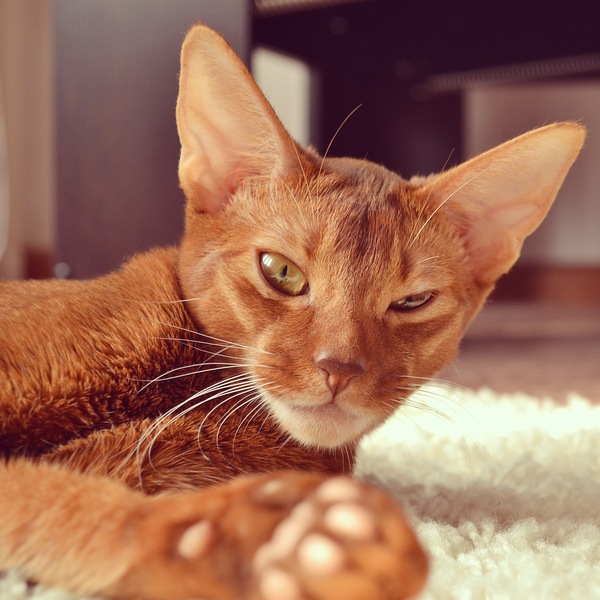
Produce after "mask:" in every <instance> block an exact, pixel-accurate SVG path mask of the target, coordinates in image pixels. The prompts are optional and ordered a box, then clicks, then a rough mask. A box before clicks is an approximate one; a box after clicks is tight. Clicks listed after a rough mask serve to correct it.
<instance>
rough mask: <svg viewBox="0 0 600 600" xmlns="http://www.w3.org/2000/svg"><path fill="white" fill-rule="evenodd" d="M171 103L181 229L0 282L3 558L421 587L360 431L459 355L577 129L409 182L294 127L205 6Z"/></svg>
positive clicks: (134, 590) (188, 592) (572, 151)
mask: <svg viewBox="0 0 600 600" xmlns="http://www.w3.org/2000/svg"><path fill="white" fill-rule="evenodd" d="M176 120H177V127H178V132H179V137H180V140H181V157H180V163H179V179H180V183H181V187H182V189H183V192H184V195H185V197H186V200H187V203H186V221H185V234H184V236H183V239H182V241H181V244H180V245H179V247H177V248H159V249H154V250H150V251H148V252H146V253H143V254H140V255H137V256H134V257H133V258H131V259H130V260H129V261H128V262H127V263H126V264H125V265H124V266H123V267H122V268H121V269H119V270H118V271H116V272H114V273H111V274H109V275H106V276H103V277H100V278H97V279H94V280H90V281H36V282H33V281H31V282H4V283H2V284H1V286H0V298H1V301H0V404H1V411H0V452H1V454H2V456H3V462H2V464H1V465H0V490H1V492H0V515H1V517H0V568H1V569H7V568H16V569H19V570H20V571H21V572H22V573H23V574H24V575H25V576H27V577H29V578H32V579H34V580H37V581H40V582H42V583H45V584H48V585H52V586H58V587H62V588H65V589H68V590H70V591H72V592H75V593H79V594H87V595H101V596H108V597H111V598H137V599H141V600H163V599H164V600H167V599H169V600H178V599H186V598H188V599H192V598H214V599H239V598H248V599H258V598H261V599H263V600H295V599H300V598H313V599H337V598H344V599H346V600H353V599H365V598H368V599H369V600H378V599H382V600H384V599H389V600H392V599H393V600H397V599H400V598H405V597H410V596H412V595H414V594H416V593H418V592H419V591H420V590H421V589H422V587H423V585H424V582H425V581H426V574H427V563H428V560H427V555H426V552H425V551H424V550H423V549H422V548H421V546H420V545H419V542H418V540H417V538H416V536H415V534H414V533H413V532H412V531H411V529H410V526H409V525H408V523H407V521H406V519H405V517H404V516H403V513H402V511H401V509H400V508H399V507H398V506H397V505H396V504H395V503H394V502H393V501H392V499H390V498H389V497H388V496H387V495H386V494H385V493H384V492H383V491H380V490H378V489H376V488H374V487H371V486H369V485H366V484H365V483H362V482H359V481H356V480H354V479H352V478H351V477H350V474H351V471H352V466H353V460H354V452H355V448H356V445H357V443H358V441H359V440H360V439H361V438H362V437H363V436H364V435H365V434H367V433H368V432H370V431H372V430H373V429H374V428H375V427H377V426H378V425H379V424H381V423H382V422H383V421H384V420H385V419H386V418H388V417H389V416H390V415H391V414H392V413H394V412H395V411H396V410H397V409H398V408H399V407H400V406H402V404H403V402H404V401H405V400H406V398H407V397H408V396H409V395H410V394H411V393H412V392H413V391H414V390H416V389H417V388H418V387H419V386H420V385H421V384H422V383H424V382H425V381H427V379H428V378H430V377H432V376H433V375H435V374H436V373H437V372H438V371H439V370H440V369H442V368H443V367H444V366H446V365H447V364H448V363H450V362H451V361H452V360H453V358H454V357H455V355H456V353H457V349H458V346H459V342H460V339H461V336H462V334H463V332H464V331H465V328H466V327H467V325H468V324H469V322H470V321H471V320H472V319H473V317H474V316H475V314H477V312H478V311H479V309H480V308H481V306H482V305H483V303H484V302H485V300H486V298H487V296H488V294H489V293H490V292H491V291H492V289H493V287H494V285H495V282H496V281H497V280H498V278H499V277H500V276H502V275H503V274H504V273H506V272H507V271H508V270H509V269H510V267H511V266H512V264H513V263H514V262H515V260H516V259H517V257H518V256H519V252H520V248H521V245H522V243H523V240H524V238H525V237H526V236H527V235H529V234H530V233H531V232H532V231H533V230H534V229H535V228H536V227H537V226H538V225H539V223H540V222H541V221H542V219H543V218H544V216H545V214H546V212H547V211H548V209H549V208H550V205H551V204H552V202H553V200H554V198H555V196H556V194H557V192H558V190H559V188H560V186H561V184H562V181H563V179H564V177H565V176H566V174H567V171H568V170H569V168H570V166H571V164H572V163H573V161H574V160H575V158H576V156H577V154H578V152H579V150H580V148H581V146H582V144H583V141H584V137H585V131H584V128H583V127H582V126H580V125H578V124H576V123H572V122H565V123H558V124H552V125H547V126H545V127H542V128H540V129H537V130H534V131H531V132H529V133H526V134H524V135H522V136H520V137H518V138H515V139H514V140H512V141H509V142H507V143H505V144H503V145H501V146H499V147H497V148H495V149H493V150H490V151H488V152H486V153H484V154H482V155H480V156H478V157H476V158H473V159H471V160H469V161H467V162H466V163H463V164H462V165H459V166H457V167H455V168H453V169H450V170H449V171H447V172H443V173H441V174H437V175H432V176H429V177H425V178H413V179H412V180H410V181H406V180H404V179H402V178H401V177H400V176H399V175H397V174H395V173H392V172H391V171H389V170H387V169H385V168H384V167H382V166H379V165H377V164H373V163H370V162H368V161H365V160H356V159H350V158H343V159H338V158H322V157H320V156H319V155H318V154H317V153H316V151H314V150H312V149H304V148H302V147H300V146H298V145H297V144H296V143H295V142H294V141H293V140H292V139H291V138H290V136H289V135H288V134H287V133H286V131H285V130H284V128H283V126H282V125H281V123H280V122H279V120H278V119H277V117H276V115H275V114H274V112H273V110H272V108H271V107H270V106H269V104H268V102H267V101H266V99H265V98H264V97H263V95H262V93H261V92H260V90H259V89H258V87H257V86H256V84H255V83H254V81H253V80H252V78H251V76H250V75H249V73H248V72H247V70H246V68H245V67H244V65H243V64H242V62H241V61H240V59H239V58H238V57H237V56H236V55H235V53H234V52H233V50H231V49H230V47H229V46H228V45H227V43H226V42H225V41H224V40H223V38H221V37H220V36H219V35H218V34H217V33H215V32H214V31H212V30H211V29H209V28H207V27H206V26H204V25H196V26H194V27H193V28H192V29H191V30H190V32H189V33H188V34H187V37H186V39H185V41H184V44H183V48H182V54H181V73H180V91H179V97H178V102H177V108H176ZM399 460H401V458H399Z"/></svg>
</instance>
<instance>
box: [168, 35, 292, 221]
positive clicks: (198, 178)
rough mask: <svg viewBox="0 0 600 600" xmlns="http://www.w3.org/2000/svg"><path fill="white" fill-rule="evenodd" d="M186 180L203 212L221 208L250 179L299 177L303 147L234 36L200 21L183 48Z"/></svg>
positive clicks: (180, 104) (181, 117) (181, 122)
mask: <svg viewBox="0 0 600 600" xmlns="http://www.w3.org/2000/svg"><path fill="white" fill-rule="evenodd" d="M177 129H178V131H179V139H180V141H181V156H180V160H179V181H180V184H181V187H182V188H183V191H184V193H185V195H186V197H187V199H188V202H191V203H192V205H193V208H194V210H196V211H198V212H215V211H219V210H221V209H222V208H223V207H224V206H225V205H226V204H227V202H228V201H229V200H230V198H231V196H232V195H233V194H234V193H235V191H236V189H237V188H238V186H239V185H240V183H241V182H242V181H244V180H245V179H246V178H250V177H272V176H278V175H291V174H294V173H295V171H297V170H298V169H299V166H298V160H299V158H298V152H299V148H297V147H296V146H295V143H294V142H293V140H292V139H291V138H290V136H289V135H288V134H287V132H286V131H285V129H284V128H283V125H282V124H281V122H280V121H279V119H278V118H277V116H276V115H275V112H274V111H273V109H272V108H271V106H270V105H269V103H268V102H267V100H266V99H265V97H264V96H263V94H262V92H261V91H260V89H259V88H258V86H257V85H256V83H255V82H254V80H253V79H252V76H251V75H250V73H249V72H248V70H247V69H246V67H245V66H244V64H243V63H242V61H241V60H240V59H239V58H238V56H237V55H236V54H235V52H234V51H233V50H232V49H231V47H230V46H229V45H228V44H227V42H226V41H225V40H224V39H223V38H222V37H221V36H220V35H218V34H217V33H215V32H214V31H212V30H211V29H209V28H208V27H205V26H204V25H196V26H194V27H193V28H192V29H191V30H190V31H189V33H188V34H187V36H186V38H185V41H184V43H183V47H182V50H181V73H180V80H179V97H178V99H177Z"/></svg>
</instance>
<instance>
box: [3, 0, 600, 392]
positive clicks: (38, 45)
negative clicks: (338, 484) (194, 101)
mask: <svg viewBox="0 0 600 600" xmlns="http://www.w3.org/2000/svg"><path fill="white" fill-rule="evenodd" d="M198 20H202V21H204V22H206V23H207V24H209V25H211V26H213V27H214V28H216V29H217V30H219V31H220V32H221V33H223V35H224V36H225V37H226V38H227V39H228V40H229V42H230V43H231V45H232V46H233V47H234V49H235V50H236V51H237V52H238V53H239V54H240V55H241V56H242V58H243V59H244V60H245V61H246V62H247V63H248V64H249V65H251V66H252V70H253V72H254V74H255V76H256V78H257V80H258V81H259V83H260V84H261V86H262V87H263V89H264V90H265V92H266V94H267V96H268V98H269V99H270V100H271V102H272V103H273V105H274V106H275V108H276V111H277V112H278V113H279V115H280V116H281V118H282V120H283V121H284V124H286V126H287V127H288V128H289V129H290V131H291V132H292V134H293V135H294V137H296V139H298V140H299V141H300V142H302V143H304V144H308V143H311V144H313V145H314V146H316V147H317V148H318V149H319V150H320V151H324V149H325V148H326V147H327V145H328V144H329V142H330V140H331V139H332V137H333V136H334V134H335V133H336V131H337V130H338V128H339V126H340V125H341V124H342V122H343V121H344V120H345V119H346V117H347V116H348V115H349V114H350V113H351V112H352V111H353V110H354V109H355V108H356V107H358V106H360V108H358V110H356V112H354V113H353V114H352V116H351V117H350V118H349V120H348V122H347V123H346V124H345V125H344V127H343V128H342V129H341V131H340V132H339V134H338V135H337V136H336V138H335V141H334V143H333V146H332V149H331V151H330V153H331V154H332V155H352V156H358V157H366V158H369V159H371V160H374V161H377V162H381V163H383V164H385V165H386V166H387V167H389V168H391V169H394V170H397V171H399V172H400V173H401V174H402V175H404V176H405V177H409V176H411V175H413V174H417V173H418V174H428V173H431V172H435V171H440V170H441V169H443V168H444V167H445V166H448V165H452V164H454V163H457V162H460V161H461V160H464V159H465V158H468V157H469V156H472V155H474V154H476V153H478V152H481V151H483V150H485V149H488V148H490V147H492V146H494V145H496V144H498V143H500V142H502V141H505V140H506V139H508V138H510V137H512V136H514V135H517V134H519V133H522V132H524V131H526V130H528V129H531V128H533V127H536V126H539V125H543V124H545V123H549V122H553V121H556V120H563V119H570V120H576V121H579V122H581V123H583V124H585V125H586V126H587V127H588V129H589V137H588V141H587V144H586V147H585V148H584V150H583V152H582V154H581V156H580V158H579V159H578V161H577V163H576V164H575V166H574V168H573V169H572V171H571V173H570V174H569V176H568V178H567V181H566V184H565V186H564V188H563V190H562V191H561V193H560V196H559V199H558V201H557V203H556V205H555V207H554V208H553V209H552V211H551V213H550V216H549V217H548V219H547V221H546V222H545V223H544V224H543V226H542V227H541V228H540V230H539V231H538V232H536V233H535V234H534V235H533V236H532V238H531V239H530V240H529V241H528V243H527V244H526V247H525V250H524V254H523V258H522V260H521V261H520V263H519V264H518V266H517V267H515V269H514V271H513V272H512V273H511V274H510V275H508V276H507V277H505V278H504V279H503V280H502V281H501V283H500V285H499V286H498V289H497V291H496V292H495V296H494V301H493V302H492V303H491V305H490V308H495V310H491V311H488V310H487V309H486V311H485V318H482V319H481V320H479V321H478V322H477V323H476V324H475V327H474V328H473V330H472V333H471V336H470V338H468V339H467V342H466V344H465V351H466V353H465V356H467V355H468V351H469V348H470V347H471V346H470V345H469V344H475V346H474V347H475V349H476V351H474V352H473V356H474V357H476V356H478V355H480V354H481V353H480V351H479V350H480V349H481V347H482V346H481V344H482V343H487V342H490V340H495V341H498V340H500V341H502V343H503V344H504V345H503V348H506V344H507V343H508V341H510V340H520V342H523V340H524V339H527V340H530V341H531V340H532V339H534V338H535V339H537V340H542V341H543V343H544V348H548V347H549V346H548V344H549V341H548V340H550V339H560V344H562V346H561V345H560V344H559V346H557V352H559V354H560V356H561V359H558V362H561V361H562V362H563V363H565V362H566V361H565V360H563V359H564V356H565V354H564V353H565V351H566V347H565V345H564V340H565V339H566V338H567V337H568V338H569V339H571V338H575V337H576V338H577V339H578V340H579V341H581V339H584V338H585V339H586V340H587V342H586V343H589V344H592V345H591V346H586V347H581V346H578V347H577V348H573V349H571V354H573V353H574V354H575V355H577V356H578V363H577V364H579V365H582V364H586V365H588V366H587V367H586V368H587V371H586V373H588V375H589V378H590V381H592V383H591V385H595V382H598V381H600V317H599V313H600V198H599V194H600V192H599V190H600V163H599V158H598V157H599V156H600V26H599V21H598V17H597V8H596V3H595V2H593V1H591V0H588V1H583V0H572V1H570V2H566V1H559V2H548V1H547V0H544V1H540V0H528V1H527V2H522V1H504V2H485V3H483V2H472V0H455V1H453V2H444V1H442V0H437V1H436V0H254V1H250V0H219V1H218V2H215V1H214V0H169V2H165V1H164V0H78V1H77V2H75V1H73V0H0V277H3V278H22V277H33V278H45V277H55V276H56V277H76V278H87V277H92V276H95V275H98V274H101V273H104V272H106V271H109V270H112V269H115V268H116V267H118V266H119V265H120V264H121V263H122V262H123V260H124V259H125V258H127V257H128V256H130V255H131V254H133V253H134V252H138V251H141V250H144V249H147V248H149V247H151V246H154V245H157V244H172V243H176V242H177V241H178V239H179V237H180V235H181V232H182V225H183V224H182V214H183V211H182V208H183V198H182V194H181V193H180V191H179V189H178V186H177V178H176V172H177V160H178V153H179V143H178V140H177V134H176V128H175V119H174V107H175V100H176V96H177V73H178V68H179V67H178V61H179V48H180V45H181V42H182V40H183V37H184V35H185V32H186V30H187V29H188V28H189V26H190V25H191V24H193V23H194V22H195V21H198ZM469 340H471V341H469ZM507 340H508V341H507ZM594 344H598V345H594ZM519 347H520V348H525V347H526V346H524V345H523V344H522V343H521V345H520V346H519ZM488 350H489V348H488ZM529 350H530V349H529ZM529 350H528V351H527V353H529ZM490 351H491V350H490ZM567 362H568V361H567ZM569 364H570V363H569ZM569 368H571V367H569ZM492 370H493V369H492ZM480 371H481V369H480ZM571 375H573V373H572V371H571ZM588 375H585V374H582V373H579V375H578V377H579V380H581V378H582V377H583V378H584V379H585V377H587V376H588ZM490 376H491V375H490ZM561 376H563V375H561ZM564 376H565V377H567V375H564ZM504 379H506V378H505V377H504ZM571 379H572V377H571ZM466 383H467V384H470V383H471V382H470V381H466ZM594 389H595V388H594ZM599 396H600V391H599Z"/></svg>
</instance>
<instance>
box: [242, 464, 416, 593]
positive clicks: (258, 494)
mask: <svg viewBox="0 0 600 600" xmlns="http://www.w3.org/2000/svg"><path fill="white" fill-rule="evenodd" d="M302 477H303V476H302V475H299V474H288V475H286V476H282V477H281V478H279V479H272V480H271V481H269V482H267V483H265V484H263V485H262V487H261V488H258V489H257V490H255V492H254V494H253V495H254V498H255V500H256V501H257V503H258V504H259V505H260V506H272V507H273V508H280V507H283V506H285V505H289V504H290V501H291V500H292V498H291V496H292V495H293V494H290V479H295V478H300V479H302ZM295 483H296V484H298V483H300V481H298V479H296V481H295ZM312 483H313V485H314V482H312ZM293 487H295V486H292V488H293ZM252 566H253V571H254V576H255V581H256V587H257V592H258V597H260V598H261V599H263V600H304V599H308V598H310V599H319V600H329V599H331V600H334V599H335V600H337V599H338V598H343V599H344V600H400V599H401V598H409V597H411V596H413V595H415V594H416V593H418V592H419V591H420V590H421V589H422V587H423V585H424V582H425V577H426V573H427V559H426V557H425V554H424V553H423V550H422V549H421V547H420V546H419V544H418V542H417V540H416V538H415V536H414V534H413V532H412V531H411V529H410V528H409V526H408V525H407V523H406V521H405V520H404V517H403V516H402V513H401V512H400V511H399V509H398V508H397V507H396V506H395V504H394V503H393V502H392V501H391V500H390V499H389V498H388V497H387V496H386V495H385V494H383V493H382V492H380V491H378V490H376V489H374V488H372V487H369V486H366V485H364V484H361V483H359V482H357V481H355V480H353V479H350V478H349V477H335V478H329V479H326V480H325V481H321V482H320V483H318V484H317V485H316V486H314V487H313V488H312V489H311V490H309V491H308V493H306V494H305V495H303V498H302V499H301V500H299V502H297V503H296V504H295V506H294V507H293V508H292V509H291V511H290V512H289V514H288V515H287V516H286V517H285V518H283V520H282V521H281V522H280V523H279V524H278V525H277V526H276V528H275V530H274V531H273V534H272V535H271V537H270V539H269V540H268V541H266V542H265V543H264V544H262V545H261V546H260V547H259V548H258V550H257V551H256V553H255V555H254V558H253V565H252Z"/></svg>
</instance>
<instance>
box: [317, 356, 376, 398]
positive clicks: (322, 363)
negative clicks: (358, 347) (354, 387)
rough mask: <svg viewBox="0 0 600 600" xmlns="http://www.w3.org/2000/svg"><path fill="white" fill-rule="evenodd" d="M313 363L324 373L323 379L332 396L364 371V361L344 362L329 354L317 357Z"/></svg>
mask: <svg viewBox="0 0 600 600" xmlns="http://www.w3.org/2000/svg"><path fill="white" fill-rule="evenodd" d="M315 364H316V365H317V367H319V369H321V370H322V371H323V372H324V373H325V380H326V381H327V385H328V386H329V389H330V390H331V393H332V394H333V395H334V396H337V394H339V393H340V392H342V391H344V390H345V389H346V388H347V387H348V384H349V383H350V381H351V380H352V379H354V378H355V377H360V376H361V375H363V374H364V373H365V371H366V367H365V363H364V361H363V360H362V359H361V360H357V361H350V362H344V361H341V360H338V359H337V358H333V357H331V356H321V357H317V359H316V360H315Z"/></svg>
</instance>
